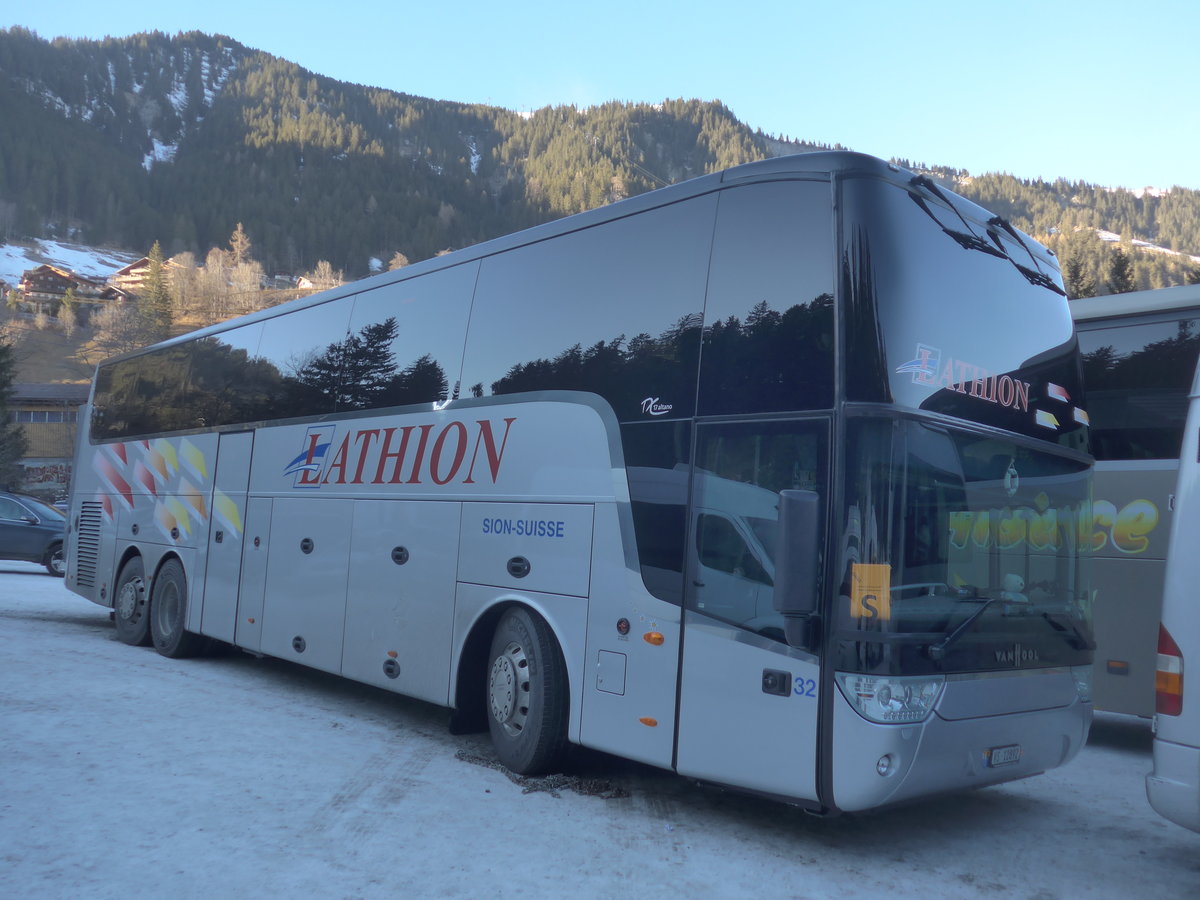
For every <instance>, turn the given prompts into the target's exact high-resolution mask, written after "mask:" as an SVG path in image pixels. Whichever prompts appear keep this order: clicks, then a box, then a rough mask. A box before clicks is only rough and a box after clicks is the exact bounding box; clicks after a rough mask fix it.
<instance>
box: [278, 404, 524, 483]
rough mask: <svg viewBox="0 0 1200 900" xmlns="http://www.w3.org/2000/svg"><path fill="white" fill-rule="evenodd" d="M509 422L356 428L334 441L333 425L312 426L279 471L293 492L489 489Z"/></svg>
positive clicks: (498, 465)
mask: <svg viewBox="0 0 1200 900" xmlns="http://www.w3.org/2000/svg"><path fill="white" fill-rule="evenodd" d="M515 421H517V420H516V419H515V418H508V419H503V420H501V422H499V423H496V422H493V421H491V420H489V419H480V420H478V421H475V422H470V423H468V422H448V423H446V424H445V425H436V424H427V425H404V426H400V427H391V428H359V429H357V430H355V431H351V432H348V433H347V434H346V436H345V437H343V438H342V439H341V440H340V441H339V440H337V425H313V426H311V427H309V429H308V431H307V432H305V435H304V440H303V443H302V445H301V449H300V453H299V454H297V456H296V458H295V459H293V460H292V461H291V462H289V463H288V464H287V465H286V466H285V467H284V470H283V474H284V476H285V477H286V476H288V475H292V476H294V480H293V482H292V486H293V487H298V488H319V487H321V486H322V485H325V484H338V485H343V484H430V483H432V484H436V485H443V484H449V483H451V482H457V483H458V484H475V483H476V481H477V480H479V479H485V480H489V481H490V482H491V483H492V484H495V483H496V479H497V478H498V477H499V475H500V465H501V463H502V462H503V460H504V448H505V447H506V446H507V445H508V433H509V430H510V429H511V428H512V424H513V422H515Z"/></svg>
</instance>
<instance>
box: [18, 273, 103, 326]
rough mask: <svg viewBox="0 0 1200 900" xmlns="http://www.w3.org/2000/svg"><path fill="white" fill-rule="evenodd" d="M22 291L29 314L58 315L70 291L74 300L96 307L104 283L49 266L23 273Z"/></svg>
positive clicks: (23, 300)
mask: <svg viewBox="0 0 1200 900" xmlns="http://www.w3.org/2000/svg"><path fill="white" fill-rule="evenodd" d="M20 289H21V295H22V296H21V301H22V302H23V303H25V304H26V305H27V309H28V311H29V312H33V313H46V314H47V315H50V316H56V315H57V314H58V308H59V306H60V305H61V304H62V302H63V299H64V298H65V297H66V296H67V294H68V292H70V294H71V296H72V297H74V298H75V299H77V300H79V301H82V302H84V303H88V304H89V305H92V306H95V305H96V303H97V302H98V301H99V298H100V292H101V291H102V290H103V289H104V283H103V282H102V281H98V280H96V279H94V278H88V277H87V276H85V275H78V274H76V273H75V272H72V271H70V270H69V269H64V268H62V267H60V266H54V265H50V264H49V263H47V264H44V265H40V266H37V267H36V268H33V269H27V270H26V271H25V272H23V273H22V274H21V284H20Z"/></svg>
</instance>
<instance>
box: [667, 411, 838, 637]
mask: <svg viewBox="0 0 1200 900" xmlns="http://www.w3.org/2000/svg"><path fill="white" fill-rule="evenodd" d="M828 446H829V424H828V422H827V421H826V420H824V419H814V420H809V421H796V422H786V421H785V422H756V423H738V424H720V425H703V426H697V430H696V467H695V470H694V472H693V476H692V509H693V511H694V516H695V521H694V522H693V523H692V524H693V529H694V535H695V537H694V544H693V547H692V548H691V552H692V558H691V559H689V560H688V575H687V578H686V579H685V580H684V585H685V588H686V595H685V603H686V605H687V607H688V608H689V609H694V610H696V611H697V612H701V613H703V614H705V615H707V616H712V617H714V618H717V619H722V620H724V621H726V622H731V623H733V624H736V625H739V626H741V627H742V628H745V629H747V630H749V631H753V632H755V633H757V634H760V635H764V636H766V637H769V638H772V639H774V640H778V641H782V640H784V620H783V616H782V615H781V614H780V613H778V612H776V611H775V605H774V576H775V557H776V553H777V550H778V548H777V547H776V527H777V522H778V519H779V492H780V491H783V490H804V491H815V492H816V493H818V494H819V495H820V496H821V498H822V503H824V500H825V498H826V497H827V496H828V486H829V480H828V474H827V473H828V466H829V463H828ZM784 552H786V548H785V551H784Z"/></svg>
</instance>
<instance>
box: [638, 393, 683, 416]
mask: <svg viewBox="0 0 1200 900" xmlns="http://www.w3.org/2000/svg"><path fill="white" fill-rule="evenodd" d="M674 408H675V407H674V406H673V405H671V404H670V403H663V402H662V401H660V400H659V399H658V397H647V398H646V399H645V400H643V401H642V412H643V413H646V414H647V415H651V416H665V415H666V414H667V413H669V412H670V411H671V410H673V409H674Z"/></svg>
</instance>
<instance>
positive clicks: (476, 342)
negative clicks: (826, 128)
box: [463, 196, 717, 421]
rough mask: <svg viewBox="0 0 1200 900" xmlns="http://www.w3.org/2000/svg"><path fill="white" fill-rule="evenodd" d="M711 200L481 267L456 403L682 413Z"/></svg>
mask: <svg viewBox="0 0 1200 900" xmlns="http://www.w3.org/2000/svg"><path fill="white" fill-rule="evenodd" d="M716 202H717V201H716V197H715V196H707V197H697V198H694V199H691V200H686V201H683V202H681V203H676V204H673V205H671V206H666V207H661V208H659V209H654V210H650V211H648V212H644V213H641V214H639V215H636V216H630V217H628V218H625V219H619V220H616V221H612V222H607V223H605V224H602V225H598V226H595V227H593V228H588V229H584V230H582V231H577V232H572V233H571V234H566V235H562V236H560V237H556V238H551V239H550V240H546V241H543V242H541V243H538V244H533V245H530V246H526V247H521V248H518V249H516V250H512V251H509V252H507V253H502V254H499V255H497V256H494V257H491V258H489V259H486V260H484V261H483V265H482V268H481V270H480V275H479V287H478V289H477V290H476V293H475V305H474V309H473V311H472V313H471V325H470V331H469V333H468V336H467V348H466V354H465V359H464V363H463V395H464V396H471V395H474V396H484V395H489V394H510V393H515V392H518V391H542V390H578V391H591V392H593V393H597V394H599V395H601V396H602V397H604V398H605V399H607V400H608V401H609V403H611V404H612V406H613V409H614V410H615V411H616V413H617V416H618V418H619V419H620V420H621V421H642V420H652V419H654V418H661V417H664V416H665V417H667V418H673V417H678V416H689V415H691V414H692V412H693V406H694V400H695V391H696V367H697V359H698V356H699V345H700V313H701V309H702V307H703V302H704V285H705V279H706V275H707V271H708V254H709V247H710V245H711V242H712V228H713V220H714V217H715V213H716Z"/></svg>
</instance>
